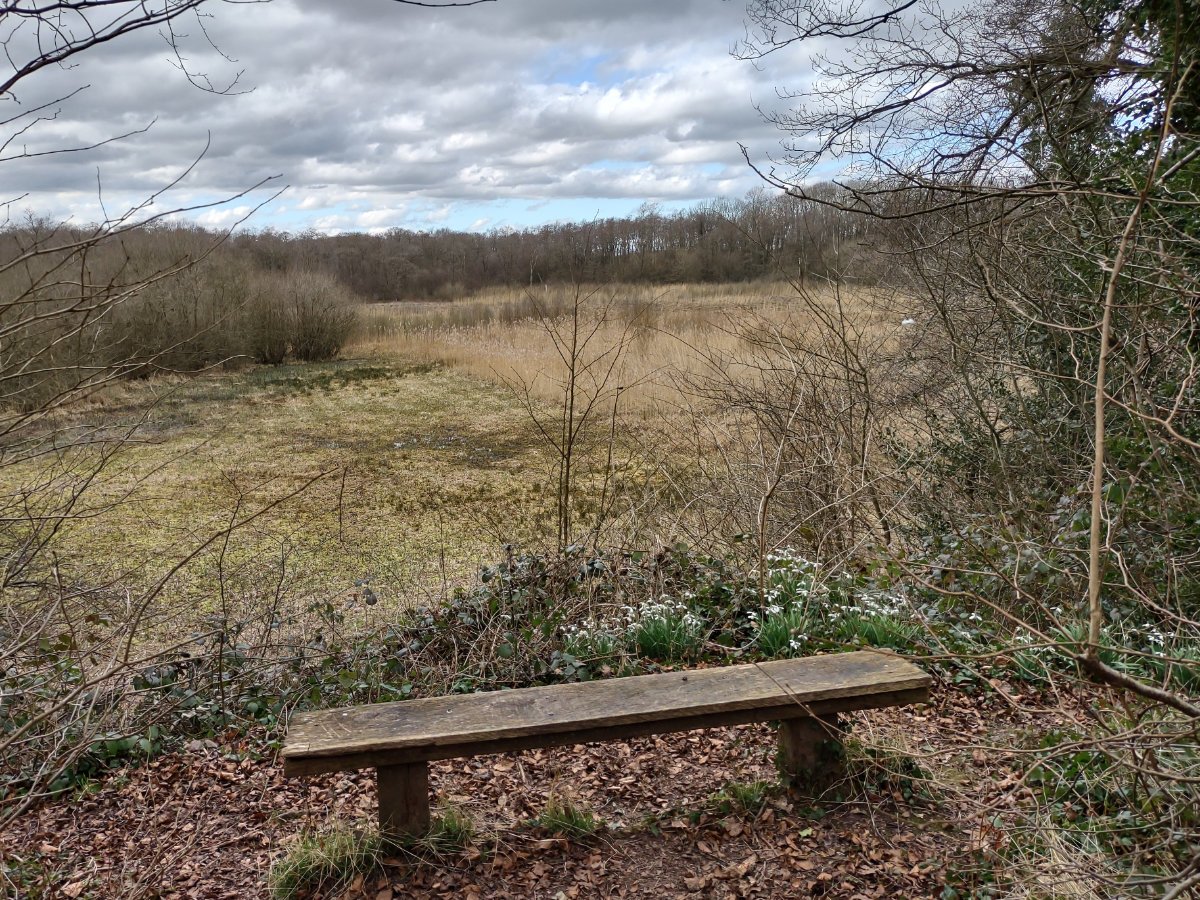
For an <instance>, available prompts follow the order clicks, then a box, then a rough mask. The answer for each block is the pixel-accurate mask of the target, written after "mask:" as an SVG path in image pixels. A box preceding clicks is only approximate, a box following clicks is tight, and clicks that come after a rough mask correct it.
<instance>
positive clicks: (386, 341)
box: [349, 282, 899, 418]
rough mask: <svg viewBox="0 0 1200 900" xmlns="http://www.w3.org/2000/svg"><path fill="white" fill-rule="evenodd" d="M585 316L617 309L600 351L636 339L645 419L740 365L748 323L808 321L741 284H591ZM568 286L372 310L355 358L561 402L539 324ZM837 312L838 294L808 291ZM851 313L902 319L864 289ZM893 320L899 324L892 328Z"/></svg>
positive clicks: (785, 298)
mask: <svg viewBox="0 0 1200 900" xmlns="http://www.w3.org/2000/svg"><path fill="white" fill-rule="evenodd" d="M581 290H582V291H583V292H584V293H585V294H587V295H589V296H590V297H591V299H589V300H588V301H587V303H586V304H585V315H590V314H595V313H596V311H597V310H599V309H601V308H611V310H612V312H611V314H610V316H609V321H608V322H607V323H606V324H605V325H604V326H603V328H602V330H601V334H600V337H601V339H602V340H601V342H600V343H601V344H602V345H604V346H612V345H614V344H615V343H616V342H617V341H618V340H620V339H621V336H622V335H624V334H628V335H629V336H630V341H629V349H628V352H627V353H626V354H625V355H624V359H623V361H622V370H621V374H620V381H621V384H622V385H623V386H624V387H625V390H624V391H623V393H622V396H623V402H624V403H625V408H626V411H627V412H629V413H631V414H634V415H636V416H639V417H642V418H653V417H654V416H655V415H659V414H663V413H667V412H669V411H670V410H673V409H678V408H679V407H680V405H681V404H682V403H684V402H685V401H684V399H683V397H682V396H681V392H680V385H681V384H682V383H683V382H685V381H687V380H688V378H689V377H692V376H697V375H700V376H705V375H711V374H714V366H716V365H721V364H723V361H725V360H727V359H729V358H731V357H735V356H736V355H737V353H738V350H739V349H741V348H742V346H743V344H744V340H743V337H742V335H743V333H744V331H745V329H746V328H748V327H750V326H751V325H752V324H754V325H761V324H762V323H774V324H777V325H783V324H784V323H788V324H789V326H791V327H795V326H796V325H797V323H799V325H800V327H803V320H804V319H805V317H807V316H808V315H810V311H809V309H808V307H807V306H806V304H805V303H804V302H803V301H802V300H801V299H800V298H799V297H798V296H797V293H796V290H795V289H794V288H793V287H792V286H791V285H789V284H787V283H783V282H780V283H752V284H745V285H672V286H665V287H651V286H640V285H639V286H625V285H619V286H612V287H605V286H591V287H584V288H582V289H581ZM572 296H573V288H572V287H571V286H569V285H563V286H556V287H549V286H544V287H535V288H532V289H529V290H526V291H517V290H511V289H509V290H491V291H487V292H483V293H480V294H476V295H473V296H470V297H465V298H463V299H460V300H455V301H451V302H442V303H437V302H398V303H386V304H373V305H370V306H367V307H365V308H364V310H363V312H362V326H361V328H360V330H359V333H358V335H357V337H356V338H355V339H354V340H353V341H352V343H351V346H350V348H349V352H353V353H360V354H363V355H371V356H381V357H394V358H401V359H405V360H409V361H413V362H423V363H442V364H446V365H449V366H452V367H453V368H454V369H455V370H456V371H460V372H464V373H466V374H469V375H472V376H474V377H476V378H480V379H486V380H490V381H492V382H494V383H497V384H502V385H503V384H513V383H517V384H528V385H532V386H533V387H534V389H535V394H536V396H537V397H538V398H539V399H541V400H543V401H553V400H555V399H556V395H557V392H556V389H555V386H554V375H555V373H556V372H557V371H558V370H559V369H560V367H561V363H560V361H559V359H558V357H557V355H556V354H555V351H554V347H553V345H552V344H551V342H550V341H549V340H547V338H546V332H545V327H544V326H543V324H542V323H541V322H540V321H539V318H540V317H548V318H551V319H553V318H558V317H561V316H564V315H566V314H567V313H568V311H569V310H570V307H571V300H572ZM809 296H810V297H811V299H812V300H813V302H816V303H818V304H820V305H822V306H824V307H826V308H832V306H833V302H834V296H833V291H832V289H827V288H821V289H817V290H815V291H813V292H810V295H809ZM842 300H843V303H844V305H845V308H846V309H847V311H848V312H849V314H850V315H852V316H854V317H855V318H856V319H857V320H858V321H859V322H860V323H861V324H862V326H863V327H865V328H869V329H872V330H875V329H879V330H886V329H889V328H890V329H894V328H896V327H897V326H898V325H899V319H898V318H896V317H894V316H890V315H889V314H887V313H886V312H885V311H884V310H885V308H886V304H884V303H882V302H881V298H880V297H878V296H876V295H874V294H872V293H871V292H870V291H868V290H865V289H856V288H849V289H847V288H842ZM893 319H894V321H893Z"/></svg>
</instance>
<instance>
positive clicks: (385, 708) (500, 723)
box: [283, 651, 931, 841]
mask: <svg viewBox="0 0 1200 900" xmlns="http://www.w3.org/2000/svg"><path fill="white" fill-rule="evenodd" d="M930 682H931V679H930V678H929V676H928V675H926V674H925V673H924V672H922V671H921V670H920V669H918V668H917V667H916V666H914V665H913V664H911V663H909V662H907V661H905V660H903V659H901V658H900V657H898V656H895V655H893V654H889V653H881V652H876V651H859V652H855V653H843V654H832V655H828V656H813V657H807V658H803V659H784V660H774V661H770V662H764V663H751V664H747V665H737V666H727V667H721V668H709V669H694V670H689V671H680V672H667V673H662V674H656V675H640V676H635V677H631V678H618V679H611V680H606V681H588V682H578V683H571V684H556V685H549V686H543V687H531V688H521V689H515V690H507V691H493V692H489V693H480V694H461V695H450V696H444V697H429V698H423V699H418V700H407V701H399V702H392V703H378V704H372V705H369V706H355V707H349V708H345V709H330V710H322V711H318V712H310V713H302V714H300V715H298V716H297V717H296V718H295V719H294V720H293V722H292V726H291V728H290V730H289V732H288V736H287V739H286V741H285V743H284V748H283V759H284V771H285V774H286V775H288V776H289V777H295V776H303V775H315V774H320V773H323V772H337V771H344V770H349V769H362V768H374V769H375V770H376V781H377V785H378V790H379V822H380V831H381V833H382V834H383V836H384V837H385V839H387V840H395V841H398V840H402V839H404V838H408V837H413V836H419V835H422V834H424V833H425V831H426V830H427V829H428V828H429V822H430V815H429V762H430V761H431V760H438V759H452V758H458V757H466V756H477V755H483V754H489V753H503V752H508V751H513V750H527V749H532V748H536V747H554V746H562V745H569V744H585V743H592V742H598V741H610V740H620V739H624V738H630V737H639V736H644V735H649V734H660V733H664V732H671V731H691V730H694V729H698V728H712V727H717V726H723V725H738V724H745V723H749V722H766V721H772V720H779V721H780V723H781V724H780V728H779V762H780V769H781V771H782V772H783V774H784V775H785V777H787V778H789V779H791V780H792V781H793V782H798V783H806V784H814V783H819V782H821V781H823V780H826V779H828V778H830V777H832V775H833V774H834V773H833V772H832V770H833V769H835V768H836V766H837V763H838V761H839V760H840V758H841V754H840V745H839V735H838V732H837V729H836V726H835V724H834V722H833V721H832V720H833V718H834V717H835V716H836V715H837V714H838V713H840V712H846V711H850V710H858V709H871V708H876V707H883V706H898V705H902V704H907V703H916V702H920V701H923V700H925V699H926V698H927V696H928V691H929V685H930Z"/></svg>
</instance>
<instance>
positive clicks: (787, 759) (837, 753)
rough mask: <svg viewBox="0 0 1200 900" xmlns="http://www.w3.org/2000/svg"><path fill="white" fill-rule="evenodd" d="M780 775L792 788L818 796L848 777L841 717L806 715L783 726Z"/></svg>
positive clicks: (780, 736) (778, 759)
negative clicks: (839, 718)
mask: <svg viewBox="0 0 1200 900" xmlns="http://www.w3.org/2000/svg"><path fill="white" fill-rule="evenodd" d="M776 761H777V763H778V765H779V774H780V775H781V776H782V777H783V780H784V783H785V784H787V786H788V787H790V788H794V789H796V790H799V791H803V792H804V793H807V794H811V795H812V796H816V795H818V794H820V793H823V792H824V791H825V790H827V789H828V788H829V787H831V786H833V785H834V784H837V782H839V781H841V780H842V778H844V777H845V774H846V766H845V762H846V760H845V752H844V751H843V749H842V740H841V729H840V727H839V723H838V717H837V716H804V717H801V718H796V719H784V720H783V721H782V722H780V723H779V751H778V755H777V756H776Z"/></svg>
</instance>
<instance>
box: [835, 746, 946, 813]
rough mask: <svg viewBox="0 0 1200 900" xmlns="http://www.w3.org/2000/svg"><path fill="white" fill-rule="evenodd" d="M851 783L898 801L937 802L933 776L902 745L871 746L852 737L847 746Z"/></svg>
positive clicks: (847, 762)
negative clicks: (887, 795) (888, 795)
mask: <svg viewBox="0 0 1200 900" xmlns="http://www.w3.org/2000/svg"><path fill="white" fill-rule="evenodd" d="M844 747H845V760H846V763H845V765H846V774H847V781H848V783H850V784H853V785H857V786H858V787H860V788H862V789H863V790H866V791H872V792H878V793H886V794H890V795H891V797H892V799H894V800H895V801H896V802H903V803H935V802H936V801H937V797H938V790H937V785H936V782H935V780H934V778H933V775H932V774H931V773H930V772H928V771H926V770H925V768H924V767H922V765H921V764H920V763H919V762H917V760H916V759H914V758H913V757H912V755H911V754H910V753H909V752H908V750H907V749H906V748H905V747H902V746H889V745H887V744H885V743H875V744H867V743H865V742H864V741H861V740H858V739H856V738H848V739H847V740H846V741H845V744H844Z"/></svg>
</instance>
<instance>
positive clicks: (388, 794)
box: [375, 762, 429, 840]
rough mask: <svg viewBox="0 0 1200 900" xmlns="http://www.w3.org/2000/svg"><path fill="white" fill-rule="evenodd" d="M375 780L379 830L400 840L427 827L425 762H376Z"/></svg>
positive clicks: (426, 766) (427, 809) (425, 829)
mask: <svg viewBox="0 0 1200 900" xmlns="http://www.w3.org/2000/svg"><path fill="white" fill-rule="evenodd" d="M375 782H376V785H377V787H378V789H379V832H380V834H383V835H384V836H386V837H387V838H388V839H389V840H402V839H403V838H405V837H413V836H418V835H421V834H424V833H425V832H426V831H428V830H429V763H424V762H419V763H413V764H411V765H405V766H380V767H379V768H378V770H377V771H376V773H375Z"/></svg>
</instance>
